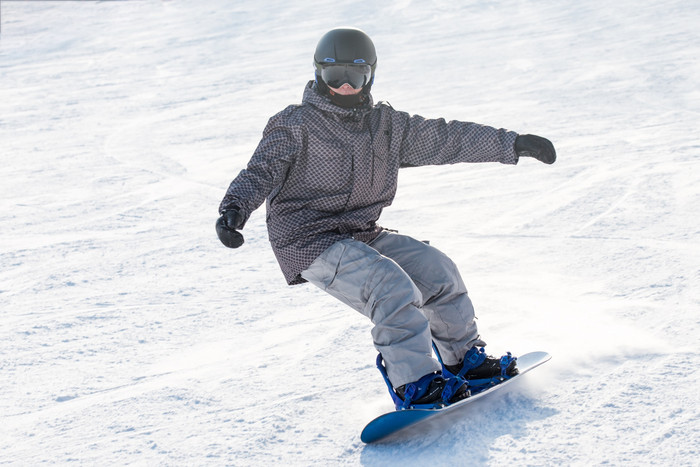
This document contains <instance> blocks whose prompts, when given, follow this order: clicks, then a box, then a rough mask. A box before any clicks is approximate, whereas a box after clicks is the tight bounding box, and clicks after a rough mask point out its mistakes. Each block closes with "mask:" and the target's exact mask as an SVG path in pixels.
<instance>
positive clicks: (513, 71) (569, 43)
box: [0, 0, 700, 466]
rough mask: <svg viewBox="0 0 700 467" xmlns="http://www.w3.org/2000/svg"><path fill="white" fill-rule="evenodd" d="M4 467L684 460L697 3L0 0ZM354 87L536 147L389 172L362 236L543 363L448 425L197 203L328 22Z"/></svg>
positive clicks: (695, 181) (305, 67)
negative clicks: (370, 60) (380, 228)
mask: <svg viewBox="0 0 700 467" xmlns="http://www.w3.org/2000/svg"><path fill="white" fill-rule="evenodd" d="M1 8H2V35H1V36H0V162H1V163H0V179H1V180H2V183H1V186H0V232H1V233H0V235H1V237H0V261H1V263H0V264H1V268H0V307H1V309H2V312H1V313H0V326H1V327H2V340H0V369H1V371H2V375H1V376H2V382H1V383H0V417H1V419H0V425H1V427H0V464H11V465H37V464H40V463H43V462H49V463H56V464H68V463H71V462H78V463H81V464H88V465H131V464H135V465H153V464H159V465H267V464H271V463H276V464H279V465H335V464H346V463H347V464H355V465H356V464H362V465H425V464H433V465H445V464H448V463H450V464H453V465H454V464H456V465H525V464H527V465H560V464H565V465H589V464H613V465H646V464H658V465H669V466H671V465H673V466H676V465H700V460H698V459H700V455H699V454H700V453H699V451H700V418H699V413H700V411H699V407H700V400H699V396H698V392H699V390H698V388H699V387H700V375H699V373H698V370H697V367H698V357H700V348H699V343H700V317H699V310H700V293H699V287H698V283H699V282H700V226H699V220H700V172H699V170H700V168H699V167H698V165H699V163H700V140H699V139H698V128H700V91H699V86H698V83H699V81H698V76H700V61H698V56H700V33H699V32H698V28H697V25H698V24H700V3H698V2H692V1H682V0H665V1H663V2H656V1H631V0H619V1H618V0H616V1H601V0H591V1H586V2H576V1H558V2H555V1H535V0H505V1H501V2H494V1H486V0H483V1H465V2H454V1H452V0H449V1H448V0H444V1H442V0H434V1H417V0H416V1H410V0H403V1H391V2H374V1H372V2H363V1H355V2H339V1H333V2H330V1H314V2H311V1H307V2H302V1H298V2H289V1H267V2H260V1H253V0H237V1H235V2H231V1H223V0H209V1H206V2H194V1H190V2H187V1H184V0H181V1H156V0H148V1H133V2H127V1H119V2H48V1H46V2H42V1H37V2H8V1H5V2H2V5H1ZM340 25H354V26H358V27H361V28H363V29H365V30H366V31H367V32H368V33H369V34H370V35H371V36H372V37H373V39H374V40H375V44H376V46H377V49H378V54H379V67H378V70H377V81H376V85H375V87H374V96H375V99H376V100H387V101H389V102H390V103H391V104H392V105H393V106H394V107H395V108H397V109H400V110H405V111H408V112H411V113H417V114H421V115H423V116H426V117H445V118H448V119H461V120H470V121H477V122H480V123H485V124H489V125H493V126H498V127H506V128H509V129H512V130H515V131H518V132H520V133H534V134H539V135H542V136H546V137H548V138H550V139H552V141H554V143H555V145H556V147H557V149H558V153H559V160H558V161H557V163H556V164H555V165H553V166H545V165H543V164H540V163H538V162H537V161H535V160H523V161H522V162H521V163H520V164H519V165H518V166H516V167H511V166H502V165H500V164H485V165H481V164H474V165H459V166H450V167H431V168H420V169H407V170H405V171H403V172H402V175H401V179H400V188H399V193H398V196H397V198H396V201H395V203H394V205H393V206H392V207H390V208H388V209H387V210H386V211H385V213H384V215H383V217H382V219H381V223H382V225H385V226H387V227H392V228H397V229H399V230H400V231H402V232H404V233H407V234H411V235H414V236H416V237H418V238H420V239H430V240H431V243H432V244H433V245H435V246H437V247H439V248H441V249H442V250H443V251H445V252H447V253H448V254H449V255H450V256H451V257H453V258H454V259H455V260H456V262H457V263H458V264H459V265H460V268H461V270H462V273H463V275H464V277H465V280H466V282H467V285H468V287H469V289H470V294H471V296H472V299H473V300H474V302H475V305H476V308H477V314H478V316H479V318H480V319H479V325H480V329H481V332H482V335H483V336H484V337H485V338H486V340H487V341H488V342H489V346H488V350H489V351H490V352H492V353H496V354H500V353H501V352H503V351H505V350H511V351H512V352H513V353H515V354H518V353H525V352H528V351H531V350H547V351H549V352H550V353H551V354H552V355H553V360H552V361H551V362H550V363H548V364H547V365H545V366H544V367H543V368H542V369H539V370H537V371H535V372H533V373H532V374H530V375H528V377H527V378H526V379H525V378H524V381H523V382H522V383H520V384H515V385H514V386H516V387H515V389H511V390H509V391H508V393H507V394H506V395H505V396H503V397H498V398H495V399H494V400H492V401H489V402H487V403H484V404H480V405H479V406H478V407H474V410H472V411H470V412H469V413H468V414H466V415H465V417H464V419H463V420H457V421H456V422H455V424H454V425H453V426H449V427H447V426H446V427H444V429H442V430H440V429H437V430H432V431H430V432H429V433H426V434H425V435H424V436H423V437H412V438H408V439H403V440H399V441H395V442H393V443H390V444H381V445H369V446H367V445H364V444H363V443H362V442H361V441H360V439H359V434H360V431H361V429H362V427H363V426H364V424H365V423H366V422H368V421H369V420H370V419H372V418H374V417H375V416H376V415H379V414H380V413H382V412H384V411H386V410H390V409H391V402H390V399H389V397H388V394H387V393H386V390H385V387H384V383H383V381H382V380H381V377H380V375H379V373H378V372H377V371H376V369H375V368H374V364H373V362H374V358H375V351H374V349H373V347H372V345H371V339H370V335H369V330H370V323H369V322H367V321H366V320H365V319H364V318H362V317H361V316H359V315H358V314H356V313H355V312H353V311H351V310H349V309H347V308H345V307H344V306H343V305H342V304H340V303H339V302H335V301H334V300H333V299H332V298H330V297H328V296H326V295H325V294H324V293H323V292H322V291H319V290H315V289H314V288H313V287H311V286H308V285H305V286H298V287H287V286H286V285H285V283H284V280H283V278H282V275H281V273H280V272H279V269H278V267H277V264H276V262H275V260H274V257H273V255H272V253H271V251H270V248H269V245H268V241H267V234H266V230H265V226H264V209H261V210H259V211H256V213H255V214H254V215H253V217H252V218H251V220H250V222H249V224H248V226H247V228H246V230H245V232H244V233H245V236H246V244H245V245H244V246H243V247H242V248H240V249H239V250H228V249H226V248H224V247H223V246H222V245H221V244H220V243H219V241H218V240H217V238H216V235H215V233H214V221H215V219H216V217H217V207H218V203H219V201H220V200H221V198H222V197H223V194H224V192H225V189H226V187H227V186H228V183H229V182H230V180H231V179H232V178H233V177H234V176H235V175H236V174H237V173H238V171H239V170H240V169H242V168H243V167H244V166H245V163H246V162H247V160H248V158H249V157H250V155H251V153H252V151H253V150H254V148H255V146H256V144H257V142H258V140H259V137H260V133H261V131H262V129H263V127H264V125H265V123H266V122H267V119H268V118H269V117H270V116H272V115H273V114H274V113H276V112H277V111H279V110H281V109H283V108H284V107H285V106H286V105H288V104H291V103H297V102H299V101H300V99H301V94H302V88H303V86H304V84H305V83H306V81H307V80H308V79H310V78H311V76H312V68H311V57H312V53H313V49H314V47H315V44H316V41H317V40H318V38H319V37H320V36H321V35H322V34H323V33H324V32H325V31H326V30H328V29H330V28H331V27H335V26H340Z"/></svg>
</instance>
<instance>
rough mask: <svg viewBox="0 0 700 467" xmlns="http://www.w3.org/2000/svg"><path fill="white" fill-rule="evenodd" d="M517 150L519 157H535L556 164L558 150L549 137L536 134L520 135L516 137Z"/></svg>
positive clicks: (546, 162)
mask: <svg viewBox="0 0 700 467" xmlns="http://www.w3.org/2000/svg"><path fill="white" fill-rule="evenodd" d="M515 152H516V153H517V154H518V157H534V158H535V159H537V160H539V161H542V162H544V163H545V164H554V161H555V160H557V152H556V151H555V150H554V145H553V144H552V142H551V141H550V140H548V139H547V138H542V137H541V136H535V135H518V137H517V138H515Z"/></svg>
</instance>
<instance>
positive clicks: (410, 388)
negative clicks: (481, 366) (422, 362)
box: [377, 353, 471, 410]
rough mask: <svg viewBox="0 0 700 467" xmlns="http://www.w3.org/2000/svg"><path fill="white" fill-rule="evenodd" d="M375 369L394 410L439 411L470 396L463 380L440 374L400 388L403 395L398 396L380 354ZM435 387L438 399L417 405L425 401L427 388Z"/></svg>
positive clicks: (426, 376) (432, 374)
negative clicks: (387, 392)
mask: <svg viewBox="0 0 700 467" xmlns="http://www.w3.org/2000/svg"><path fill="white" fill-rule="evenodd" d="M377 369H379V372H380V373H381V374H382V377H383V378H384V382H385V383H386V385H387V388H388V389H389V394H390V395H391V399H392V400H393V401H394V405H395V406H396V410H407V409H439V408H443V407H446V406H448V405H450V404H451V403H454V402H456V401H458V400H462V399H466V398H467V397H469V396H470V395H471V393H470V391H469V390H468V389H467V382H466V381H465V380H464V379H462V378H459V377H454V376H451V377H445V375H443V374H440V373H431V374H428V375H425V376H423V377H422V378H421V379H419V380H418V381H416V382H414V383H409V384H406V385H405V386H402V388H403V391H401V392H402V393H403V394H402V395H399V394H398V393H397V390H396V389H394V386H393V384H392V383H391V381H390V380H389V376H388V374H387V371H386V367H385V366H384V359H383V358H382V354H381V353H380V354H379V355H377ZM434 383H438V385H436V386H433V384H434ZM436 387H439V388H440V390H441V392H440V397H439V398H435V400H431V401H430V402H427V403H419V401H420V400H421V399H425V397H424V396H425V395H426V392H428V389H429V388H433V389H435V388H436Z"/></svg>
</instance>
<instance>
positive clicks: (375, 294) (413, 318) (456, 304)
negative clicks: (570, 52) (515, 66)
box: [216, 28, 556, 405]
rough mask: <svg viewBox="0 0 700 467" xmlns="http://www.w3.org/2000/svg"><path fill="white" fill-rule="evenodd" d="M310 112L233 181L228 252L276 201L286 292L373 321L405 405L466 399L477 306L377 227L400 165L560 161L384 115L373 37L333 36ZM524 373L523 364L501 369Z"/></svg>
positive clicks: (276, 123) (227, 211)
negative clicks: (308, 293) (306, 288)
mask: <svg viewBox="0 0 700 467" xmlns="http://www.w3.org/2000/svg"><path fill="white" fill-rule="evenodd" d="M314 66H315V79H314V80H313V81H310V82H309V83H308V84H307V85H306V88H305V89H304V95H303V99H302V103H301V104H300V105H291V106H289V107H287V108H286V109H284V110H283V111H281V112H280V113H278V114H277V115H275V116H273V117H272V118H271V119H270V120H269V122H268V124H267V126H266V128H265V130H264V132H263V137H262V140H261V141H260V143H259V145H258V147H257V149H256V150H255V152H254V154H253V156H252V158H251V159H250V162H249V163H248V165H247V168H246V169H244V170H242V171H241V172H240V174H239V175H238V176H237V177H236V178H235V179H234V180H233V181H232V182H231V184H230V186H229V188H228V190H227V192H226V195H225V196H224V198H223V200H222V202H221V204H220V206H219V214H220V215H221V217H220V218H219V219H218V220H217V222H216V231H217V234H218V236H219V239H220V240H221V242H222V243H223V244H224V245H226V246H227V247H230V248H238V247H240V246H241V245H242V244H243V236H242V235H241V233H240V232H239V231H240V230H241V229H242V228H243V227H244V225H245V224H246V221H247V220H248V218H249V216H250V214H251V213H252V212H253V211H254V210H255V209H257V208H258V207H259V206H260V205H261V204H262V203H263V202H264V201H265V200H266V201H267V203H266V207H267V227H268V235H269V240H270V243H271V245H272V249H273V251H274V253H275V256H276V257H277V260H278V262H279V264H280V267H281V269H282V272H283V273H284V276H285V278H286V280H287V282H288V284H290V285H293V284H300V283H303V282H310V283H312V284H314V285H316V286H318V287H320V288H322V289H323V290H325V291H326V292H328V293H329V294H331V295H332V296H334V297H336V298H338V299H339V300H341V301H342V302H344V303H345V304H347V305H349V306H350V307H352V308H354V309H355V310H357V311H359V312H360V313H362V314H364V315H365V316H367V317H368V318H369V319H370V320H371V321H372V323H373V324H374V327H373V329H372V337H373V340H374V345H375V347H376V348H377V350H379V352H380V353H381V356H382V359H383V361H384V364H385V365H386V373H387V376H388V378H389V380H390V383H391V385H393V387H394V390H395V392H396V394H397V395H398V397H399V398H400V399H401V400H405V401H406V402H407V403H408V405H412V404H431V403H436V402H439V401H441V400H442V401H443V402H445V403H452V402H455V401H457V400H460V399H462V398H464V397H467V395H468V393H467V391H466V389H465V386H464V384H463V382H462V381H463V380H462V379H458V378H454V377H452V375H450V374H449V373H447V372H446V373H445V374H444V375H443V372H442V366H441V365H440V363H439V362H438V361H437V360H435V359H434V358H433V357H432V352H431V342H434V343H435V345H436V346H437V349H438V350H439V352H440V355H441V356H442V360H443V363H444V364H445V368H446V369H448V370H449V372H451V373H452V374H458V373H460V372H461V376H462V378H463V379H466V380H470V379H475V378H489V377H493V376H497V375H500V374H501V372H502V368H501V359H499V358H493V357H490V356H487V355H486V354H485V353H484V350H483V346H484V345H486V344H485V342H484V341H482V340H481V338H480V336H479V333H478V331H477V326H476V323H475V322H474V308H473V306H472V302H471V300H470V298H469V296H468V295H467V289H466V287H465V285H464V282H463V281H462V278H461V276H460V273H459V272H458V270H457V267H456V266H455V264H454V263H453V262H452V261H451V260H450V258H448V257H447V256H446V255H445V254H444V253H442V252H440V251H439V250H437V249H436V248H434V247H432V246H430V245H428V244H426V243H424V242H421V241H418V240H415V239H413V238H411V237H409V236H406V235H401V234H399V233H397V232H395V231H391V230H387V229H384V228H382V227H380V226H379V225H378V224H377V220H378V219H379V216H380V213H381V211H382V209H383V208H384V207H386V206H389V205H390V204H391V202H392V200H393V199H394V196H395V194H396V189H397V177H398V171H399V168H401V167H415V166H425V165H439V164H454V163H459V162H501V163H504V164H517V163H518V160H519V158H520V157H534V158H536V159H538V160H540V161H542V162H544V163H546V164H552V163H553V162H554V161H555V159H556V153H555V150H554V146H553V145H552V143H551V142H550V141H549V140H547V139H545V138H541V137H539V136H534V135H518V134H517V133H515V132H512V131H508V130H504V129H495V128H492V127H489V126H485V125H480V124H476V123H468V122H460V121H451V122H446V121H445V120H444V119H425V118H423V117H421V116H418V115H413V116H411V115H409V114H407V113H405V112H400V111H397V110H394V109H393V108H392V107H391V106H390V105H389V104H386V103H378V104H376V105H375V104H374V102H373V99H372V96H371V94H370V90H371V87H372V83H373V81H374V73H375V69H376V66H377V55H376V53H375V47H374V44H373V42H372V40H371V39H370V38H369V37H368V36H367V34H365V33H364V32H363V31H361V30H359V29H354V28H339V29H333V30H331V31H329V32H327V33H326V34H325V35H324V36H323V37H322V38H321V40H320V41H319V43H318V45H317V47H316V51H315V54H314ZM503 370H505V371H507V374H508V375H513V374H516V373H517V367H516V365H515V362H514V361H512V362H511V361H508V363H507V365H506V366H505V367H504V368H503Z"/></svg>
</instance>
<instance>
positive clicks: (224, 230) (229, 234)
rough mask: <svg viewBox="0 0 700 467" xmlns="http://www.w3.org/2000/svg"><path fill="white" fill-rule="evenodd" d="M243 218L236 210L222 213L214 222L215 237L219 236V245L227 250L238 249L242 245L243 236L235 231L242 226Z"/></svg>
mask: <svg viewBox="0 0 700 467" xmlns="http://www.w3.org/2000/svg"><path fill="white" fill-rule="evenodd" d="M242 224H243V216H242V215H241V213H240V212H238V209H231V210H230V211H224V213H223V214H222V215H221V217H219V219H218V220H217V221H216V235H218V236H219V240H221V243H223V244H224V245H226V246H227V247H229V248H238V247H239V246H241V245H243V235H241V233H240V232H239V231H238V230H236V229H240V228H241V227H242V226H243V225H242Z"/></svg>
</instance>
